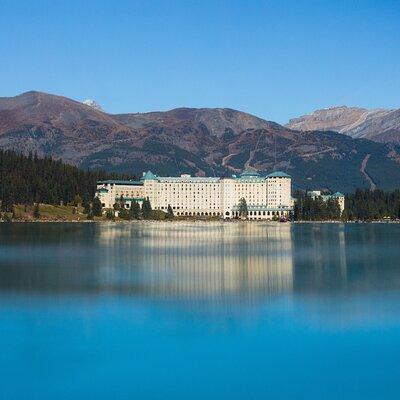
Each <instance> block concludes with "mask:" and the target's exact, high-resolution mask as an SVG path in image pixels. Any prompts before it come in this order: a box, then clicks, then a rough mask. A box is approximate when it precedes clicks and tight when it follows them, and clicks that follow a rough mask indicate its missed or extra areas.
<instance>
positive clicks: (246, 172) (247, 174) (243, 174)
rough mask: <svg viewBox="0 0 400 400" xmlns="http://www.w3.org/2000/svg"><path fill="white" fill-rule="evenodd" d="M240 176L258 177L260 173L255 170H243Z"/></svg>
mask: <svg viewBox="0 0 400 400" xmlns="http://www.w3.org/2000/svg"><path fill="white" fill-rule="evenodd" d="M240 177H241V178H252V177H254V178H259V177H260V174H259V173H258V172H257V171H243V172H242V173H241V174H240Z"/></svg>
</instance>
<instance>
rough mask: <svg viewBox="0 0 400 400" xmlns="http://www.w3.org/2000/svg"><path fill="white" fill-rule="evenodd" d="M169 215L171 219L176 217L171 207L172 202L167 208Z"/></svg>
mask: <svg viewBox="0 0 400 400" xmlns="http://www.w3.org/2000/svg"><path fill="white" fill-rule="evenodd" d="M167 217H168V218H169V219H173V218H174V211H173V209H172V207H171V204H168V208H167Z"/></svg>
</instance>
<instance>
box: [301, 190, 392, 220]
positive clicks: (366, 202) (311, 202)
mask: <svg viewBox="0 0 400 400" xmlns="http://www.w3.org/2000/svg"><path fill="white" fill-rule="evenodd" d="M295 198H296V202H295V205H294V212H293V218H294V220H295V221H327V220H336V221H337V220H340V219H341V220H343V221H358V220H360V221H373V220H383V219H398V218H400V190H395V191H393V192H384V191H382V190H374V191H371V190H368V189H365V190H363V189H357V190H356V191H355V192H354V193H349V194H347V195H346V196H345V209H344V211H343V212H342V213H341V212H340V206H339V203H338V201H337V200H336V199H330V200H327V201H324V200H322V198H321V197H314V198H312V197H311V196H309V195H308V194H307V192H300V191H298V192H296V193H295Z"/></svg>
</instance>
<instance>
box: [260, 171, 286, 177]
mask: <svg viewBox="0 0 400 400" xmlns="http://www.w3.org/2000/svg"><path fill="white" fill-rule="evenodd" d="M266 177H267V178H291V176H290V175H288V174H287V173H286V172H282V171H275V172H272V173H271V174H269V175H267V176H266Z"/></svg>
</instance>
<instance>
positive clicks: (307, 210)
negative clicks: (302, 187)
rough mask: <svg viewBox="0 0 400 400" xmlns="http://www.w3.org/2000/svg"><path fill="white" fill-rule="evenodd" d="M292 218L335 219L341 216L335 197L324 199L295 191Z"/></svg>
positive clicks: (304, 219)
mask: <svg viewBox="0 0 400 400" xmlns="http://www.w3.org/2000/svg"><path fill="white" fill-rule="evenodd" d="M295 198H296V202H295V204H294V210H293V218H294V220H295V221H337V220H340V219H341V218H342V215H341V210H340V205H339V202H338V200H337V199H328V200H326V201H324V200H323V199H322V197H320V196H317V197H311V196H310V195H309V194H308V193H307V192H300V191H298V192H296V193H295Z"/></svg>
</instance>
